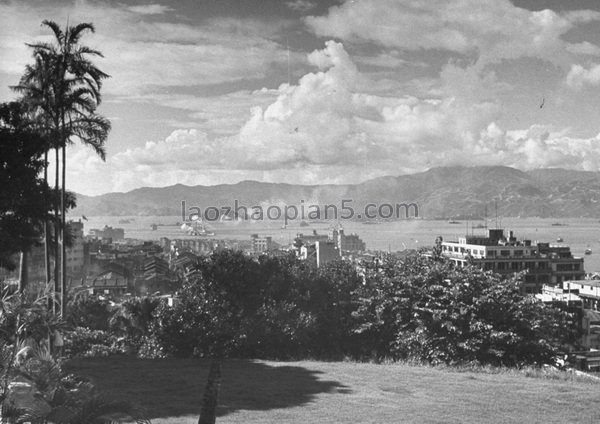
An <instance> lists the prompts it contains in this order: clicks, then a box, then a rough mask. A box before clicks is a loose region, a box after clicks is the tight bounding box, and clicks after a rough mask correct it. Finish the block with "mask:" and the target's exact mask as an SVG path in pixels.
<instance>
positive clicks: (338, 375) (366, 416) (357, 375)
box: [65, 357, 600, 424]
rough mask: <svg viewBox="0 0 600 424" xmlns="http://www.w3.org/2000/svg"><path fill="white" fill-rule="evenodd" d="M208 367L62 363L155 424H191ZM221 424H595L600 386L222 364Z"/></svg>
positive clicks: (505, 376) (182, 362) (339, 367)
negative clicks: (133, 404) (130, 403)
mask: <svg viewBox="0 0 600 424" xmlns="http://www.w3.org/2000/svg"><path fill="white" fill-rule="evenodd" d="M208 366H209V362H208V361H204V360H192V359H168V360H139V359H134V358H124V357H115V358H94V359H75V360H71V361H69V362H68V363H67V364H66V366H65V368H66V369H67V370H68V371H69V372H75V373H77V374H80V375H83V376H86V377H89V378H91V380H92V381H93V382H94V383H95V384H96V385H97V386H98V387H99V388H101V389H103V390H106V391H108V392H109V393H111V394H112V395H113V396H115V397H118V398H128V399H130V400H133V401H136V402H138V403H139V404H141V405H142V406H144V407H145V408H146V409H147V411H148V416H149V417H150V418H151V419H152V422H153V423H156V424H192V423H193V424H195V423H196V422H197V420H198V412H199V410H200V402H201V399H202V391H203V389H204V385H205V383H206V375H207V371H208ZM219 403H220V413H219V418H218V419H217V423H218V424H225V423H239V424H241V423H244V424H252V423H256V424H258V423H302V424H311V423H352V424H357V423H373V424H375V423H377V424H385V423H419V424H420V423H478V424H479V423H545V424H547V423H561V424H563V423H598V422H600V383H592V382H582V381H579V382H576V381H569V380H550V379H542V378H530V377H525V376H523V375H519V374H516V373H514V374H513V373H500V374H491V373H478V372H471V371H456V370H448V369H442V368H431V367H420V366H410V365H405V364H388V365H375V364H356V363H351V362H313V361H302V362H272V361H244V360H228V361H226V362H225V363H224V365H223V381H222V384H221V396H220V402H219Z"/></svg>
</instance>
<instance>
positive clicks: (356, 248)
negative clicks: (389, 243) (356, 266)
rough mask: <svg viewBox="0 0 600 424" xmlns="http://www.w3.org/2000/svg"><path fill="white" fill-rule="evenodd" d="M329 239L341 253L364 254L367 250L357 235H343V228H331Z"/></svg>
mask: <svg viewBox="0 0 600 424" xmlns="http://www.w3.org/2000/svg"><path fill="white" fill-rule="evenodd" d="M329 238H330V239H331V240H333V242H334V243H335V245H336V247H337V248H338V249H339V250H340V251H341V252H352V253H355V252H364V251H365V250H366V248H367V247H366V244H365V242H364V241H362V240H361V238H360V237H359V236H358V234H349V235H347V234H344V229H343V228H333V229H332V230H331V231H330V234H329Z"/></svg>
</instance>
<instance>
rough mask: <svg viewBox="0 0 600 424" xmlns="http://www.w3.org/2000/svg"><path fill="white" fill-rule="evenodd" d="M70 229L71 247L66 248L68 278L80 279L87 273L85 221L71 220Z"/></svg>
mask: <svg viewBox="0 0 600 424" xmlns="http://www.w3.org/2000/svg"><path fill="white" fill-rule="evenodd" d="M68 226H69V230H70V231H71V239H72V242H71V247H68V248H67V250H66V253H67V255H66V259H67V274H66V275H67V279H72V278H76V279H80V278H81V277H82V276H83V275H84V273H85V262H86V260H85V255H86V247H85V242H84V238H83V223H82V222H81V220H79V221H69V222H68Z"/></svg>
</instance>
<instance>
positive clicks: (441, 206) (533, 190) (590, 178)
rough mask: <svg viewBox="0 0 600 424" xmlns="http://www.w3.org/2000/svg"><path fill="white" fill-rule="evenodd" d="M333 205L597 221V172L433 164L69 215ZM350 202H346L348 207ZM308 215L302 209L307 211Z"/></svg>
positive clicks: (181, 194)
mask: <svg viewBox="0 0 600 424" xmlns="http://www.w3.org/2000/svg"><path fill="white" fill-rule="evenodd" d="M236 199H237V200H238V202H239V204H240V205H244V206H248V207H250V206H253V205H262V206H263V208H265V209H266V207H267V206H269V205H284V204H287V205H297V206H300V205H301V201H302V200H304V205H306V206H308V205H310V204H318V205H325V204H336V205H338V206H341V201H342V200H343V199H349V200H352V202H351V204H352V207H353V208H354V209H355V210H356V211H357V212H358V211H361V210H362V209H363V208H364V205H365V204H367V203H375V204H381V203H391V204H395V203H402V202H404V203H410V202H415V203H417V204H418V205H419V208H420V214H421V216H422V217H424V218H429V219H431V218H464V217H483V216H484V215H485V214H486V211H487V215H488V216H489V217H491V216H493V215H494V214H495V213H496V212H495V210H496V208H497V213H498V215H500V216H521V217H533V216H538V217H556V218H565V217H595V218H600V172H584V171H571V170H564V169H540V170H535V171H527V172H524V171H520V170H518V169H514V168H510V167H504V166H486V167H440V168H432V169H430V170H428V171H426V172H421V173H417V174H411V175H400V176H395V177H394V176H389V177H381V178H375V179H372V180H369V181H365V182H363V183H360V184H347V185H295V184H275V183H262V182H256V181H242V182H240V183H237V184H221V185H215V186H200V185H199V186H186V185H182V184H177V185H174V186H170V187H160V188H150V187H145V188H139V189H136V190H132V191H130V192H127V193H108V194H103V195H100V196H84V195H78V196H77V204H78V206H77V208H76V209H75V210H74V211H72V214H80V215H81V214H83V215H90V216H94V215H118V216H121V215H180V214H181V201H182V200H185V201H186V206H187V208H188V209H189V208H190V207H192V206H196V207H200V208H202V209H204V208H206V207H208V206H217V207H220V206H225V205H227V206H233V205H234V200H236ZM348 204H350V203H348ZM307 211H308V209H307Z"/></svg>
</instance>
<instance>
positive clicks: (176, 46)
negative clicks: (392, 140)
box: [0, 0, 287, 97]
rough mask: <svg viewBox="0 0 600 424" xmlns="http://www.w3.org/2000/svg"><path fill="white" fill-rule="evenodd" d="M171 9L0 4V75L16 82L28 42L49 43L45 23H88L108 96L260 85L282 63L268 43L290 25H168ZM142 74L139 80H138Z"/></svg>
mask: <svg viewBox="0 0 600 424" xmlns="http://www.w3.org/2000/svg"><path fill="white" fill-rule="evenodd" d="M170 10H171V8H170V7H167V6H162V5H158V4H149V5H143V6H130V7H128V6H124V5H118V4H117V5H114V4H112V5H108V4H105V3H102V2H95V1H87V0H77V1H75V2H73V3H70V2H65V3H60V4H59V5H56V4H54V3H52V4H50V3H49V2H48V3H39V2H36V3H30V2H8V3H3V2H2V3H0V56H1V57H2V59H3V60H2V61H0V72H4V73H6V74H8V75H10V76H11V78H12V80H11V81H7V84H6V85H9V84H16V83H17V81H18V78H19V76H20V75H21V74H22V72H23V69H24V67H25V64H26V63H28V62H30V61H31V52H30V50H29V49H28V48H27V47H26V46H25V42H35V41H38V40H42V39H47V38H48V36H49V34H50V31H49V30H47V29H44V28H42V27H40V23H41V21H42V20H43V19H52V20H55V21H56V22H58V23H59V24H62V25H64V23H65V22H66V19H67V16H68V17H69V20H70V21H71V22H93V23H94V25H95V26H96V33H95V34H86V37H85V38H84V39H83V42H84V43H85V44H87V45H89V46H91V47H93V48H96V49H98V50H100V51H102V52H103V53H104V55H105V58H104V59H97V60H96V63H97V65H98V66H99V67H100V68H101V69H102V70H104V71H105V72H107V73H108V74H110V75H111V77H112V78H110V79H109V80H107V81H106V84H105V90H104V91H105V93H106V94H108V95H113V96H124V97H127V96H131V95H135V94H145V93H149V92H156V91H157V90H156V89H157V87H178V86H190V85H197V84H207V85H209V84H224V83H229V82H233V81H238V82H239V81H243V80H251V79H262V78H265V76H266V75H268V73H269V72H271V71H272V68H273V65H274V64H276V63H280V64H281V66H283V64H284V63H286V61H287V53H286V51H285V48H284V47H283V48H282V47H281V46H280V45H279V44H278V43H276V42H275V41H273V39H274V35H275V34H276V33H277V32H278V31H280V29H281V28H282V27H284V26H285V25H287V23H286V22H285V21H279V22H277V23H272V22H266V21H262V20H260V19H253V18H246V19H242V18H239V19H232V18H225V17H222V18H220V17H213V18H206V19H204V20H203V22H202V25H195V24H194V23H191V22H189V21H180V22H177V23H173V22H171V21H169V19H171V18H169V17H167V16H163V15H165V14H166V12H168V11H170ZM142 75H143V76H142Z"/></svg>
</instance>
